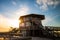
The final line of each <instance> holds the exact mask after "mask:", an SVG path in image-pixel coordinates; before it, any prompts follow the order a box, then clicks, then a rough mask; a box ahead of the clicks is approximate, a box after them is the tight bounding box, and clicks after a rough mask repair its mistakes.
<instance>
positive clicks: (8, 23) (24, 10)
mask: <svg viewBox="0 0 60 40" xmlns="http://www.w3.org/2000/svg"><path fill="white" fill-rule="evenodd" d="M28 11H29V8H28V7H27V6H25V5H20V7H19V8H18V9H17V10H16V11H14V12H11V15H12V16H11V15H10V14H9V13H6V15H7V14H9V17H6V16H5V15H3V14H2V13H0V27H4V28H10V27H17V28H18V27H19V22H18V19H19V17H20V16H22V15H26V14H28ZM10 17H11V18H10ZM15 24H16V25H15Z"/></svg>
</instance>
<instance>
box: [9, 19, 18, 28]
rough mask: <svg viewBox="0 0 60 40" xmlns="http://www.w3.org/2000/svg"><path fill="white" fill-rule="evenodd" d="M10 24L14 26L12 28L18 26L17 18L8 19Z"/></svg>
mask: <svg viewBox="0 0 60 40" xmlns="http://www.w3.org/2000/svg"><path fill="white" fill-rule="evenodd" d="M9 23H10V26H11V27H14V28H18V27H19V20H15V19H14V20H10V22H9Z"/></svg>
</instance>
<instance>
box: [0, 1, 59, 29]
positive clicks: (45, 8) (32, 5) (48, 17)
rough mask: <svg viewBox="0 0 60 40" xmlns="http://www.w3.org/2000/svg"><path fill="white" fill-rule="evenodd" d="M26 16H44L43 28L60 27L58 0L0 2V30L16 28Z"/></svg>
mask: <svg viewBox="0 0 60 40" xmlns="http://www.w3.org/2000/svg"><path fill="white" fill-rule="evenodd" d="M26 14H39V15H40V14H41V15H45V19H44V20H42V24H43V26H55V27H60V0H0V29H1V28H9V27H18V26H19V20H18V19H19V17H20V16H22V15H26Z"/></svg>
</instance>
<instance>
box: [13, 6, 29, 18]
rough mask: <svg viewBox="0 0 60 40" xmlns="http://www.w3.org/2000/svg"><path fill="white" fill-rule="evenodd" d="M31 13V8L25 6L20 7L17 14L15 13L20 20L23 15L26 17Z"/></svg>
mask: <svg viewBox="0 0 60 40" xmlns="http://www.w3.org/2000/svg"><path fill="white" fill-rule="evenodd" d="M28 11H29V7H28V6H25V5H20V8H18V9H17V10H16V11H15V12H14V14H13V15H14V16H13V17H15V18H19V17H20V16H22V15H26V14H28Z"/></svg>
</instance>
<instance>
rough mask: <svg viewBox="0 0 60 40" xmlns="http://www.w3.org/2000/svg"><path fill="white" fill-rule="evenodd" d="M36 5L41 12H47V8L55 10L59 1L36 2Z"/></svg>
mask: <svg viewBox="0 0 60 40" xmlns="http://www.w3.org/2000/svg"><path fill="white" fill-rule="evenodd" d="M36 3H37V5H38V6H39V8H40V9H42V10H48V8H49V7H52V8H55V7H56V6H57V5H58V4H60V1H59V0H36Z"/></svg>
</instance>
